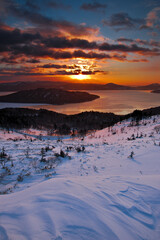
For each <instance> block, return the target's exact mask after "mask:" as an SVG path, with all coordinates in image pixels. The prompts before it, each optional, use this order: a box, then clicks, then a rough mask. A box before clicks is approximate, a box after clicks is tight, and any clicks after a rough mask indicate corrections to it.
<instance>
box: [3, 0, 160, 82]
mask: <svg viewBox="0 0 160 240" xmlns="http://www.w3.org/2000/svg"><path fill="white" fill-rule="evenodd" d="M0 52H1V53H0V82H15V81H35V80H36V81H37V80H39V81H42V80H43V81H44V80H45V81H69V82H81V83H86V82H87V83H98V84H106V83H110V82H112V83H116V84H123V85H134V86H135V85H147V84H151V83H160V0H134V1H128V0H112V1H109V0H97V1H96V0H81V1H80V0H79V1H77V0H68V1H67V0H45V1H44V0H0Z"/></svg>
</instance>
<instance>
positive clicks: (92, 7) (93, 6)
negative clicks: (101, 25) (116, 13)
mask: <svg viewBox="0 0 160 240" xmlns="http://www.w3.org/2000/svg"><path fill="white" fill-rule="evenodd" d="M106 8H107V4H102V3H99V2H97V1H94V2H93V3H84V4H82V6H81V9H83V10H87V11H102V12H104V11H105V10H106Z"/></svg>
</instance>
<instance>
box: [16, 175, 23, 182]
mask: <svg viewBox="0 0 160 240" xmlns="http://www.w3.org/2000/svg"><path fill="white" fill-rule="evenodd" d="M17 181H18V182H23V176H22V175H21V174H20V175H18V177H17Z"/></svg>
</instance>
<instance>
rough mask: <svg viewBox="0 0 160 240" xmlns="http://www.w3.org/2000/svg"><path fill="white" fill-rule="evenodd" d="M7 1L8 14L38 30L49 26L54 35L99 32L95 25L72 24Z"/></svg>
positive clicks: (82, 34) (85, 34)
mask: <svg viewBox="0 0 160 240" xmlns="http://www.w3.org/2000/svg"><path fill="white" fill-rule="evenodd" d="M9 3H10V4H8V6H7V7H6V9H7V11H8V14H12V15H13V16H14V17H16V18H19V19H23V20H26V21H27V22H28V23H31V24H33V26H37V27H38V29H39V31H41V30H43V31H44V29H45V30H47V29H49V28H50V31H51V32H53V33H54V32H55V33H56V35H62V34H63V35H64V34H69V35H71V36H92V35H98V33H99V28H97V27H88V26H85V25H82V24H74V23H71V22H69V21H65V20H54V19H52V18H50V17H48V16H44V15H42V14H41V13H40V12H39V11H37V10H35V9H33V8H32V9H28V8H26V7H24V6H21V5H17V4H14V3H13V2H12V1H11V2H9ZM34 31H35V29H34ZM48 31H49V30H48Z"/></svg>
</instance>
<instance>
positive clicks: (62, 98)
mask: <svg viewBox="0 0 160 240" xmlns="http://www.w3.org/2000/svg"><path fill="white" fill-rule="evenodd" d="M97 98H99V96H98V95H94V94H90V93H87V92H78V91H65V90H62V89H55V88H51V89H46V88H37V89H31V90H24V91H19V92H16V93H12V94H9V95H5V96H0V102H14V103H39V104H54V105H62V104H67V103H81V102H88V101H92V100H95V99H97Z"/></svg>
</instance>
